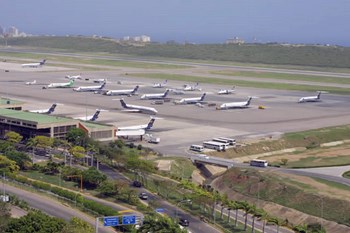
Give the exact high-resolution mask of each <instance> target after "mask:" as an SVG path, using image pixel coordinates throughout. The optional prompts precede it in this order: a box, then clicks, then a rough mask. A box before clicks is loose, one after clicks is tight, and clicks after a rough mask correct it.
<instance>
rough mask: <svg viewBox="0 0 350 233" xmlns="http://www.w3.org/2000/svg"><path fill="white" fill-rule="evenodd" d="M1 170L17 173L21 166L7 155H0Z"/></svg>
mask: <svg viewBox="0 0 350 233" xmlns="http://www.w3.org/2000/svg"><path fill="white" fill-rule="evenodd" d="M0 171H6V172H11V173H16V172H18V171H19V166H18V165H17V164H16V162H15V161H13V160H11V159H8V158H7V157H6V156H3V155H0Z"/></svg>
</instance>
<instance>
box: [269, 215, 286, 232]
mask: <svg viewBox="0 0 350 233" xmlns="http://www.w3.org/2000/svg"><path fill="white" fill-rule="evenodd" d="M267 222H268V223H272V224H275V225H276V232H277V233H278V232H279V229H280V226H282V224H283V223H284V221H283V220H282V219H280V218H270V219H269V220H268V221H267Z"/></svg>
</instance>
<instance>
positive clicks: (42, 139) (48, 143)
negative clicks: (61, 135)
mask: <svg viewBox="0 0 350 233" xmlns="http://www.w3.org/2000/svg"><path fill="white" fill-rule="evenodd" d="M34 140H35V141H36V146H37V147H41V148H44V149H48V148H51V147H52V145H53V138H50V137H46V136H42V135H39V136H35V137H34Z"/></svg>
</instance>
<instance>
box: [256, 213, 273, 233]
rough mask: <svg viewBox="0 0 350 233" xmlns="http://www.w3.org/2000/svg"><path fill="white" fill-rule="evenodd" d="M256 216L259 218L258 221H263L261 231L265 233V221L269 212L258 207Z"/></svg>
mask: <svg viewBox="0 0 350 233" xmlns="http://www.w3.org/2000/svg"><path fill="white" fill-rule="evenodd" d="M256 217H257V218H258V219H259V221H262V222H263V227H262V233H265V226H266V221H267V220H268V219H269V218H270V216H269V214H268V213H267V212H266V211H264V210H263V209H258V211H257V213H256Z"/></svg>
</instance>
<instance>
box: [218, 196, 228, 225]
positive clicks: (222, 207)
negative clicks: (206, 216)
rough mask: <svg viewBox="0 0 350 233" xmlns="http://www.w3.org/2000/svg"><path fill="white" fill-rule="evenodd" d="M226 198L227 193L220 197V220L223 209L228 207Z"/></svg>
mask: <svg viewBox="0 0 350 233" xmlns="http://www.w3.org/2000/svg"><path fill="white" fill-rule="evenodd" d="M228 203H229V201H228V198H227V193H225V194H224V195H222V196H221V212H220V218H221V219H222V215H223V212H224V209H225V207H227V206H228Z"/></svg>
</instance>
